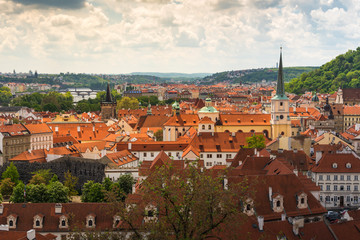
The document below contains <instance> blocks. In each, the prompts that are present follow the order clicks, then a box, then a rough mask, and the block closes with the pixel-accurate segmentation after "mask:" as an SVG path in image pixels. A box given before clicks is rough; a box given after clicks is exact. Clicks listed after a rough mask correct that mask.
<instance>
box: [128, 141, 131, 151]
mask: <svg viewBox="0 0 360 240" xmlns="http://www.w3.org/2000/svg"><path fill="white" fill-rule="evenodd" d="M128 150H131V143H130V142H129V143H128Z"/></svg>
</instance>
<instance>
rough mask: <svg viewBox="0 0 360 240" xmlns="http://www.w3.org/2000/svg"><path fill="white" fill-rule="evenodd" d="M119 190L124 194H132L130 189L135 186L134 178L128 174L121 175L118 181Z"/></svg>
mask: <svg viewBox="0 0 360 240" xmlns="http://www.w3.org/2000/svg"><path fill="white" fill-rule="evenodd" d="M118 183H119V187H120V189H121V190H122V191H123V192H124V193H126V194H129V193H132V187H133V185H134V184H135V180H134V178H133V177H132V176H131V175H130V174H124V175H121V176H120V177H119V179H118Z"/></svg>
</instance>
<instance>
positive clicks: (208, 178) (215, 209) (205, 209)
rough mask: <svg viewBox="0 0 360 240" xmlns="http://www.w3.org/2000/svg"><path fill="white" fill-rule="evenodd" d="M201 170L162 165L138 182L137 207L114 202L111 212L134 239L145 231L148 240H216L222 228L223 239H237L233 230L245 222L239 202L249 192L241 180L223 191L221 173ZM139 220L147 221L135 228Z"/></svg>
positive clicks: (250, 195)
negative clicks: (145, 218) (118, 218)
mask: <svg viewBox="0 0 360 240" xmlns="http://www.w3.org/2000/svg"><path fill="white" fill-rule="evenodd" d="M200 168H201V166H200V164H199V163H198V162H193V163H190V162H189V163H188V164H187V168H185V169H178V168H175V167H174V166H173V165H172V164H171V163H170V164H165V165H163V166H161V167H159V168H157V169H156V170H155V171H154V172H152V173H151V175H150V176H148V177H147V178H146V179H145V180H144V181H143V182H142V184H141V198H142V199H141V200H139V201H137V204H136V205H134V204H131V202H130V201H129V200H128V199H127V200H126V201H125V202H113V204H112V205H111V206H112V210H111V211H113V212H116V213H117V215H119V216H120V217H121V220H122V221H123V222H124V223H126V224H127V225H128V226H130V229H131V230H133V232H134V233H135V234H136V235H137V237H139V238H141V234H140V232H141V231H142V230H146V231H148V232H149V233H150V234H149V235H148V236H147V238H148V239H179V240H180V239H182V240H184V239H206V238H208V237H212V238H213V239H220V237H219V236H217V234H219V232H221V230H224V229H226V233H224V232H222V233H221V234H222V235H226V239H240V236H239V235H238V232H237V231H235V229H237V228H239V226H240V225H241V223H242V222H243V218H242V217H244V215H243V213H242V209H241V208H239V203H240V202H245V201H246V200H247V199H248V198H253V192H252V191H251V190H250V189H253V188H250V184H249V183H248V181H247V180H246V178H244V180H242V181H240V182H238V183H235V182H232V183H230V184H227V185H226V187H224V184H225V183H224V178H226V176H227V172H226V171H224V172H218V173H215V172H212V171H201V169H200ZM144 216H145V217H147V222H145V223H144V224H141V225H139V224H136V222H138V220H139V218H144ZM232 229H233V230H232ZM227 235H228V236H227ZM224 239H225V237H224Z"/></svg>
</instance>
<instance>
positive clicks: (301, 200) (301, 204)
mask: <svg viewBox="0 0 360 240" xmlns="http://www.w3.org/2000/svg"><path fill="white" fill-rule="evenodd" d="M296 200H297V208H299V209H304V208H307V207H308V204H307V194H306V193H304V192H302V193H301V194H299V195H296Z"/></svg>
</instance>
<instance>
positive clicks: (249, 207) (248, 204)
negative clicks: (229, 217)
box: [243, 198, 255, 216]
mask: <svg viewBox="0 0 360 240" xmlns="http://www.w3.org/2000/svg"><path fill="white" fill-rule="evenodd" d="M243 212H244V213H245V214H246V215H248V216H252V215H254V213H255V211H254V201H253V200H252V199H251V198H248V199H246V201H245V205H244V210H243Z"/></svg>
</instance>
